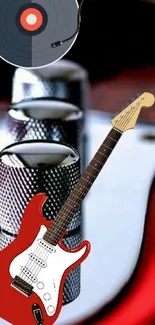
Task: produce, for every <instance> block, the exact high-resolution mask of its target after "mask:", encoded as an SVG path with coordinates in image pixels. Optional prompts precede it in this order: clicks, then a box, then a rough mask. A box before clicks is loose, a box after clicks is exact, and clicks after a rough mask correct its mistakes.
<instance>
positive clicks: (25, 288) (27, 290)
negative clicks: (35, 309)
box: [11, 276, 33, 297]
mask: <svg viewBox="0 0 155 325" xmlns="http://www.w3.org/2000/svg"><path fill="white" fill-rule="evenodd" d="M11 286H12V287H13V288H15V289H16V290H18V291H19V292H21V293H23V294H24V295H25V296H26V297H30V296H31V294H32V290H33V287H32V286H31V285H30V284H28V283H27V282H25V281H24V280H23V279H21V278H20V277H19V276H15V278H14V279H13V281H12V283H11Z"/></svg>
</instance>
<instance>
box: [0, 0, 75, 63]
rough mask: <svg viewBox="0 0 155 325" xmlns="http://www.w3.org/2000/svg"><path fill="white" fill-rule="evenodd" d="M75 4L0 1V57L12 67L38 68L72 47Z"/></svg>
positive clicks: (61, 0) (72, 1) (45, 0)
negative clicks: (54, 44)
mask: <svg viewBox="0 0 155 325" xmlns="http://www.w3.org/2000/svg"><path fill="white" fill-rule="evenodd" d="M77 17H78V3H77V0H65V1H64V0H50V1H49V0H7V1H5V0H0V56H1V58H2V59H3V60H5V61H7V62H9V63H10V64H12V65H15V66H19V67H25V68H39V67H43V66H46V65H48V64H51V63H53V62H55V61H57V60H59V59H60V58H61V57H63V56H64V55H65V54H66V52H68V51H69V49H70V48H71V47H72V45H73V44H74V42H75V40H76V37H77V35H76V36H73V38H72V39H70V40H68V41H67V42H64V43H63V44H62V45H60V46H58V47H56V48H52V46H51V44H52V43H54V42H57V41H63V40H64V39H66V38H69V37H70V36H71V35H73V34H74V33H75V32H76V30H77Z"/></svg>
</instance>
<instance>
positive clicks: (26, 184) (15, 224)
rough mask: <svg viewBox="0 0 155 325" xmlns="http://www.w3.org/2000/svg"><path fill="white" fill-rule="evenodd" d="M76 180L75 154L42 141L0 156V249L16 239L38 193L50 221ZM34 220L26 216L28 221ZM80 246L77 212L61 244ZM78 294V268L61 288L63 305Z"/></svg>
mask: <svg viewBox="0 0 155 325" xmlns="http://www.w3.org/2000/svg"><path fill="white" fill-rule="evenodd" d="M79 177H80V162H79V155H78V153H77V152H76V151H75V150H74V149H73V148H72V147H69V146H66V145H64V144H60V143H56V142H55V143H54V142H50V141H45V140H32V141H31V140H28V141H23V142H18V143H15V144H12V145H10V146H8V147H6V148H5V149H3V150H2V151H1V154H0V184H1V188H0V225H1V232H0V249H2V248H4V247H6V246H7V245H8V244H10V243H11V242H12V241H13V240H14V238H15V237H16V236H17V235H18V232H19V229H20V224H21V222H22V216H23V213H24V210H25V208H26V206H27V204H28V202H29V201H30V199H31V198H32V197H33V196H34V195H35V194H36V193H39V192H43V193H45V194H46V196H47V198H48V199H47V201H46V203H45V205H44V208H43V215H44V217H45V218H46V219H47V220H49V226H50V224H51V220H53V219H54V218H55V217H56V215H57V213H58V212H59V211H60V209H61V207H62V205H63V203H64V202H65V200H66V198H67V197H68V195H69V194H70V192H71V191H72V189H73V188H74V186H75V184H76V183H77V181H78V179H79ZM33 217H35V216H30V224H31V218H33ZM80 242H81V214H80V210H78V211H77V213H76V214H75V215H74V216H73V218H72V221H71V222H70V224H69V225H68V231H67V233H66V235H65V237H64V239H63V243H64V245H65V246H67V247H68V248H75V247H77V246H78V245H79V244H80ZM79 293H80V267H77V268H75V269H74V270H73V271H72V272H71V273H70V274H69V275H68V277H67V279H66V281H65V285H64V301H63V303H64V304H66V303H68V302H71V301H72V300H74V299H75V298H77V297H78V295H79Z"/></svg>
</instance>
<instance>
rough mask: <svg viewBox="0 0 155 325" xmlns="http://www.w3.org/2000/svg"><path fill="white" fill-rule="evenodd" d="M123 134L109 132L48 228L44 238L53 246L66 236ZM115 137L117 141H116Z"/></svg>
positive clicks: (112, 130) (114, 131)
mask: <svg viewBox="0 0 155 325" xmlns="http://www.w3.org/2000/svg"><path fill="white" fill-rule="evenodd" d="M121 135H122V133H120V132H118V131H117V130H114V129H113V128H112V129H111V131H110V132H109V134H108V136H107V137H106V139H105V140H104V142H103V143H102V145H101V146H100V148H99V150H98V151H97V152H96V154H95V156H94V158H93V159H92V160H91V162H90V164H89V165H88V167H87V168H86V170H85V171H84V173H83V174H82V176H81V178H80V180H79V181H78V182H77V184H76V185H75V187H74V189H73V190H72V192H71V194H70V195H69V197H68V198H67V200H66V202H65V203H64V205H63V207H62V208H61V210H60V211H59V213H58V215H57V216H56V218H55V220H54V221H53V223H52V225H51V227H49V228H48V230H47V231H46V233H45V234H44V236H43V238H44V239H45V240H46V241H48V242H50V243H51V244H53V245H56V244H57V243H58V241H59V239H60V237H61V236H62V235H63V234H64V231H65V229H67V226H68V224H69V222H70V220H71V219H72V217H73V216H74V214H75V212H76V211H77V209H78V207H79V206H80V204H81V202H82V201H83V199H84V198H85V196H86V194H87V193H88V191H89V189H90V188H91V186H92V184H93V183H94V181H95V179H96V178H97V176H98V174H99V172H100V171H101V169H102V167H103V166H104V164H105V163H106V161H107V159H108V158H109V156H110V154H111V152H112V151H113V149H114V148H115V146H116V144H117V142H118V140H119V139H120V137H121ZM114 137H115V139H114Z"/></svg>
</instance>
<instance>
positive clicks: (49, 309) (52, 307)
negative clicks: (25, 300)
mask: <svg viewBox="0 0 155 325" xmlns="http://www.w3.org/2000/svg"><path fill="white" fill-rule="evenodd" d="M47 310H48V312H49V314H51V315H52V314H54V312H55V308H54V306H52V305H50V306H48V307H47Z"/></svg>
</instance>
